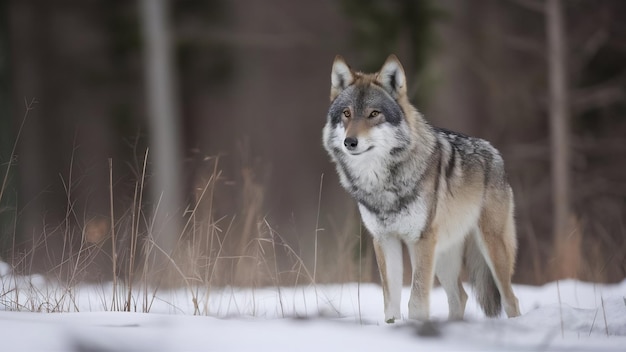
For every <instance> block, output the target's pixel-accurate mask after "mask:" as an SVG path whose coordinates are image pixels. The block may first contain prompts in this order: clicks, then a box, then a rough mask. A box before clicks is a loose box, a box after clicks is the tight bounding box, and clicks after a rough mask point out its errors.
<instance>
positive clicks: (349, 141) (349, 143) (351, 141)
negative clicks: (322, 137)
mask: <svg viewBox="0 0 626 352" xmlns="http://www.w3.org/2000/svg"><path fill="white" fill-rule="evenodd" d="M357 144H359V140H358V139H356V138H354V137H348V138H346V139H344V140H343V145H345V146H346V148H348V150H354V148H356V146H357Z"/></svg>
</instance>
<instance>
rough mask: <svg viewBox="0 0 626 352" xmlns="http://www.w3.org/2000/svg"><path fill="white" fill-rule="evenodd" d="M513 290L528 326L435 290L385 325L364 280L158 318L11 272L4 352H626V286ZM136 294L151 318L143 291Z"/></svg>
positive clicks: (220, 297)
mask: <svg viewBox="0 0 626 352" xmlns="http://www.w3.org/2000/svg"><path fill="white" fill-rule="evenodd" d="M0 264H2V263H0ZM514 289H515V291H516V293H517V296H518V298H519V301H520V308H521V310H522V313H523V315H522V316H520V317H518V318H514V319H506V318H499V319H487V318H485V317H484V315H482V313H481V312H480V310H479V308H478V306H477V304H476V303H475V301H474V300H473V298H470V300H468V304H467V310H466V320H465V321H462V322H446V320H445V318H446V316H447V309H448V308H447V300H446V296H445V293H444V292H443V290H442V289H441V288H436V289H434V291H433V292H432V295H431V311H432V315H433V323H430V324H426V325H424V324H418V323H411V322H407V321H401V322H399V323H396V324H393V325H388V324H385V323H384V322H383V303H382V291H381V289H380V287H379V286H377V285H372V284H362V285H359V284H356V283H348V284H342V285H318V286H308V287H281V288H276V287H274V288H263V289H258V288H257V289H235V288H222V289H212V290H210V291H209V292H208V294H207V292H206V291H203V290H199V289H198V290H197V291H196V290H193V291H192V290H190V289H181V290H175V291H158V292H157V293H156V296H154V299H153V296H152V293H151V292H150V294H149V296H148V301H146V303H150V304H151V306H150V313H139V312H111V311H110V307H111V304H112V303H111V302H112V300H113V298H112V286H111V285H110V284H108V285H105V286H103V285H79V286H76V287H71V288H64V287H61V286H59V285H58V284H54V283H51V282H48V281H47V280H44V279H43V278H41V277H36V276H35V277H27V278H24V277H17V278H16V277H13V276H12V275H11V273H10V271H9V270H8V268H7V267H6V264H3V265H0V351H346V350H347V351H352V350H354V351H376V352H380V351H403V350H407V351H408V350H413V351H431V350H438V351H459V350H464V351H465V350H469V351H512V350H514V351H536V350H540V351H546V350H548V351H549V350H558V351H573V350H574V351H626V298H625V297H626V281H624V282H622V283H621V284H616V285H599V284H590V283H582V282H579V281H573V280H568V281H560V282H559V283H558V284H557V283H556V282H555V283H550V284H548V285H545V286H542V287H530V286H521V285H517V286H515V287H514ZM467 290H468V294H470V295H471V289H470V288H469V287H467ZM192 292H193V293H192ZM408 293H409V292H408V289H405V290H404V292H403V299H404V303H403V309H404V311H403V314H405V315H406V314H407V305H406V302H407V300H408ZM132 297H133V302H134V303H133V310H134V307H135V306H136V308H137V311H142V309H143V308H142V307H143V304H144V301H145V299H146V296H145V291H143V290H139V291H136V292H133V293H132ZM194 299H195V302H196V303H197V304H194V303H193V302H194ZM118 300H120V299H118ZM195 307H197V310H198V311H199V312H200V313H201V314H202V315H194V311H195V310H196V308H195ZM17 308H19V309H20V311H11V310H14V309H17ZM28 310H40V311H58V310H61V311H64V313H41V312H29V311H28Z"/></svg>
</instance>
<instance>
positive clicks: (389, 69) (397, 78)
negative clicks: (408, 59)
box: [376, 54, 406, 98]
mask: <svg viewBox="0 0 626 352" xmlns="http://www.w3.org/2000/svg"><path fill="white" fill-rule="evenodd" d="M376 81H378V83H380V84H381V85H382V86H383V87H384V88H385V90H386V91H387V92H388V93H389V94H391V96H392V97H394V98H398V97H399V96H400V95H404V94H406V76H405V75H404V69H403V68H402V64H401V63H400V60H398V58H397V57H396V56H395V55H394V54H391V55H389V57H388V58H387V60H386V61H385V63H384V64H383V67H382V68H381V69H380V71H378V75H377V76H376Z"/></svg>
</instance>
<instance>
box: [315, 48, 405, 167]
mask: <svg viewBox="0 0 626 352" xmlns="http://www.w3.org/2000/svg"><path fill="white" fill-rule="evenodd" d="M406 91H407V90H406V76H405V74H404V69H403V68H402V65H401V64H400V62H399V61H398V58H397V57H396V56H395V55H391V56H389V58H388V59H387V60H386V61H385V63H384V64H383V66H382V68H381V69H380V71H378V72H377V73H372V74H365V73H361V72H356V71H353V70H352V69H351V68H350V67H349V66H348V65H347V64H346V62H345V61H344V59H343V58H342V57H341V56H337V57H336V58H335V61H334V63H333V68H332V74H331V87H330V101H331V104H330V108H329V110H328V120H327V122H326V126H325V127H324V146H325V148H326V149H327V150H328V152H329V153H330V154H331V155H332V156H333V157H334V158H341V159H344V158H348V159H353V158H368V159H370V158H371V157H376V156H378V157H383V158H385V157H390V156H393V155H395V154H398V153H401V152H402V151H403V150H406V149H407V148H408V147H409V145H410V143H411V127H410V126H411V122H410V121H408V120H407V115H410V114H413V113H414V109H413V108H412V106H411V105H410V104H409V103H408V99H407V94H406ZM415 113H416V112H415Z"/></svg>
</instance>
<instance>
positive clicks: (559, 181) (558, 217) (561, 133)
mask: <svg viewBox="0 0 626 352" xmlns="http://www.w3.org/2000/svg"><path fill="white" fill-rule="evenodd" d="M546 28H547V35H548V61H549V62H548V71H549V72H548V73H549V92H550V133H551V140H552V189H553V198H552V201H553V209H554V214H553V216H554V219H553V236H554V250H555V257H556V263H555V264H556V265H553V266H552V267H553V268H554V269H555V273H554V275H555V276H556V277H557V278H558V277H564V276H566V277H572V276H576V274H577V271H578V260H579V258H580V255H579V248H578V247H579V239H577V238H573V236H574V235H575V234H574V232H573V231H572V230H573V229H572V228H571V226H570V221H571V220H570V194H569V190H570V172H569V159H570V157H569V154H570V153H569V126H568V120H569V114H570V113H569V101H568V79H567V78H568V77H567V53H566V44H567V37H566V30H565V23H564V18H563V7H562V1H561V0H547V2H546Z"/></svg>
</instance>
